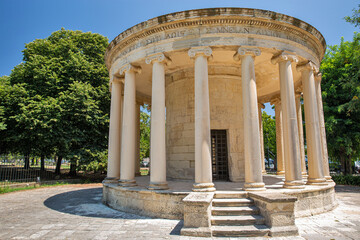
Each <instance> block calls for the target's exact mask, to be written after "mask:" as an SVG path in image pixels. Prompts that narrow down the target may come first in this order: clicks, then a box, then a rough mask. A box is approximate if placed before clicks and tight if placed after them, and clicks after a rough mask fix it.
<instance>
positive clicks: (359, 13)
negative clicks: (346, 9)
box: [344, 4, 360, 27]
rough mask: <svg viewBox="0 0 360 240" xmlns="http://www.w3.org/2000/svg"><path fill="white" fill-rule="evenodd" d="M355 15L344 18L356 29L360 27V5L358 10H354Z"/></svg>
mask: <svg viewBox="0 0 360 240" xmlns="http://www.w3.org/2000/svg"><path fill="white" fill-rule="evenodd" d="M352 11H353V15H352V16H351V17H350V16H346V17H344V19H345V21H347V22H349V23H351V24H354V25H355V27H358V26H360V4H359V5H358V9H356V8H354V9H353V10H352Z"/></svg>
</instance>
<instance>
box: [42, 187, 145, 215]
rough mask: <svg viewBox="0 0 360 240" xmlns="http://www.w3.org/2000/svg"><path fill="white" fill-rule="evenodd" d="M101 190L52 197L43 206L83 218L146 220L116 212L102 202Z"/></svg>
mask: <svg viewBox="0 0 360 240" xmlns="http://www.w3.org/2000/svg"><path fill="white" fill-rule="evenodd" d="M101 199H102V188H101V187H100V188H90V189H84V190H77V191H71V192H65V193H60V194H57V195H54V196H52V197H50V198H48V199H46V200H45V201H44V205H45V206H46V207H48V208H50V209H53V210H55V211H58V212H62V213H67V214H73V215H78V216H84V217H98V218H120V219H148V218H149V217H144V216H139V215H135V214H130V213H125V212H121V211H117V210H114V209H111V208H109V207H107V206H105V205H104V204H103V203H102V202H101Z"/></svg>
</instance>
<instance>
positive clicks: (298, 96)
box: [295, 91, 303, 98]
mask: <svg viewBox="0 0 360 240" xmlns="http://www.w3.org/2000/svg"><path fill="white" fill-rule="evenodd" d="M302 95H303V94H302V92H299V91H295V98H300V97H301V96H302Z"/></svg>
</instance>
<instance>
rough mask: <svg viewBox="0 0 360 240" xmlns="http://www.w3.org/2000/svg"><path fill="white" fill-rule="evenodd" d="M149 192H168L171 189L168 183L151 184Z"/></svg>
mask: <svg viewBox="0 0 360 240" xmlns="http://www.w3.org/2000/svg"><path fill="white" fill-rule="evenodd" d="M148 189H149V190H166V189H169V186H168V184H167V182H150V184H149V186H148Z"/></svg>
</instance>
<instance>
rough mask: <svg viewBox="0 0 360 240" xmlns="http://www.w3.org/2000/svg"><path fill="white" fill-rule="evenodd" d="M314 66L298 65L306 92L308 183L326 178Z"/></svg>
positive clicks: (317, 182) (322, 181) (319, 181)
mask: <svg viewBox="0 0 360 240" xmlns="http://www.w3.org/2000/svg"><path fill="white" fill-rule="evenodd" d="M314 68H315V66H314V65H313V64H312V63H311V62H308V63H306V64H302V65H299V66H298V67H297V69H298V71H301V76H302V84H303V93H304V109H305V128H306V143H307V155H308V166H309V169H308V174H309V175H308V182H307V183H308V184H323V183H324V182H325V181H326V180H325V178H324V172H323V156H322V146H321V135H320V134H321V133H320V124H319V111H318V105H317V100H316V92H315V80H314Z"/></svg>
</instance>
